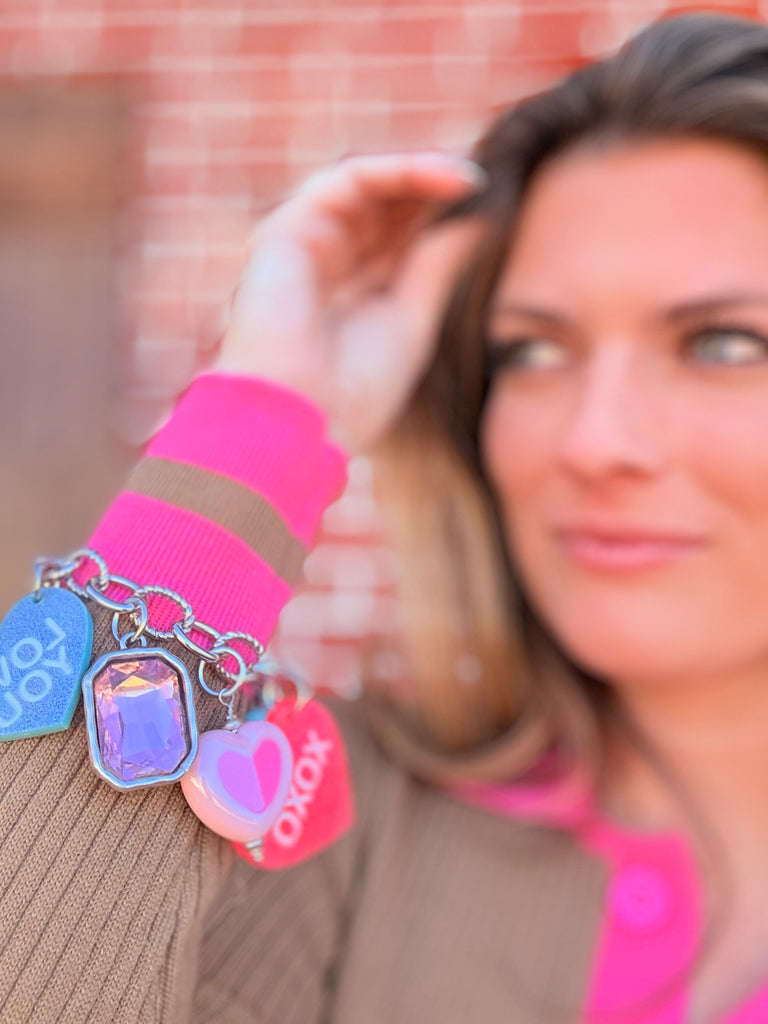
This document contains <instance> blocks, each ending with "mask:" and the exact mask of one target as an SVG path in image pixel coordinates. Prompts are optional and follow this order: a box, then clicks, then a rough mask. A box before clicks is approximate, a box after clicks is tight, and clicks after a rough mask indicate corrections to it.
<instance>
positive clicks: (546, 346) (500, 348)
mask: <svg viewBox="0 0 768 1024" xmlns="http://www.w3.org/2000/svg"><path fill="white" fill-rule="evenodd" d="M566 358H567V352H566V350H565V347H564V346H563V345H561V344H560V343H559V342H557V341H552V339H551V338H516V339H514V340H511V341H503V342H490V343H489V345H488V363H489V367H490V370H491V373H492V374H493V373H495V372H496V371H497V370H500V369H512V370H515V369H519V370H550V369H555V368H557V367H559V366H563V365H564V363H565V362H566Z"/></svg>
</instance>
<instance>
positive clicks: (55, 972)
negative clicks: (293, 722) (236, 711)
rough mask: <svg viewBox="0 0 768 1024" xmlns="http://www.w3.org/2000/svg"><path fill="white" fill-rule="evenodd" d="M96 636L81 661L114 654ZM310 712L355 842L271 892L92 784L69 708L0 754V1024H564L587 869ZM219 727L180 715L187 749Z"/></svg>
mask: <svg viewBox="0 0 768 1024" xmlns="http://www.w3.org/2000/svg"><path fill="white" fill-rule="evenodd" d="M94 617H95V623H96V625H95V646H94V658H95V657H97V656H98V655H100V654H101V653H103V652H105V651H106V650H108V649H114V646H115V645H114V641H113V639H112V637H111V634H110V631H109V615H108V613H101V614H99V613H98V612H97V613H96V615H95V616H94ZM188 664H189V665H190V667H193V666H192V661H191V660H189V661H188ZM330 706H331V707H332V709H333V711H334V713H335V714H336V717H337V718H338V719H339V721H340V722H341V725H342V729H343V732H344V735H345V737H346V740H347V743H348V747H349V754H350V761H351V770H352V777H353V780H354V788H355V792H356V799H357V805H358V811H357V823H356V826H355V828H354V829H353V831H352V832H351V833H350V834H348V835H347V836H346V837H344V838H343V839H342V840H340V841H338V842H337V843H336V844H335V845H334V846H333V847H331V848H330V849H329V850H327V851H326V852H324V853H323V854H321V855H319V856H316V857H315V858H314V859H312V860H310V861H308V862H306V863H304V864H302V865H299V866H298V867H295V868H291V869H288V870H285V871H280V872H265V871H260V870H258V869H256V868H253V867H251V866H250V865H248V864H247V863H246V862H245V861H243V860H242V859H241V858H239V857H237V856H236V855H235V854H234V853H233V851H232V849H231V846H230V844H229V843H228V842H227V841H225V840H223V839H220V838H219V837H218V836H216V835H215V834H214V833H212V832H210V831H208V830H207V829H206V828H205V827H204V826H203V825H202V824H201V823H200V822H199V821H198V820H197V818H196V817H195V816H194V815H193V814H192V812H191V811H190V810H189V808H188V807H187V804H186V802H185V801H184V797H183V795H182V792H181V788H180V786H178V785H173V786H160V787H155V788H149V789H143V790H138V791H136V792H132V793H119V792H117V791H116V790H114V789H112V788H111V787H110V786H108V785H106V784H105V783H104V782H102V781H101V780H100V779H99V778H98V777H97V775H96V774H95V772H94V771H93V769H92V768H91V766H90V763H89V761H88V757H87V749H86V736H85V730H84V724H83V714H82V706H79V707H78V710H77V711H76V713H75V718H74V720H73V723H72V726H71V727H70V728H69V730H67V731H66V732H64V733H56V734H53V735H49V736H42V737H36V738H33V739H26V740H18V741H15V742H5V743H0V794H1V795H2V796H1V799H2V809H1V815H2V816H1V817H0V822H1V823H2V826H1V829H2V834H1V842H2V846H1V848H0V893H1V895H0V900H1V902H0V929H2V936H1V938H0V963H1V967H0V1022H2V1024H27V1022H30V1024H31V1022H33V1021H34V1022H35V1024H182V1022H185V1024H186V1022H188V1021H194V1022H196V1024H321V1022H322V1024H385V1022H386V1024H392V1022H393V1021H396V1022H398V1024H432V1022H434V1024H467V1022H468V1021H469V1022H472V1024H480V1022H482V1024H550V1022H551V1024H555V1022H558V1024H560V1022H562V1024H565V1022H575V1021H577V1020H578V1019H579V1016H580V1015H579V1012H578V1011H579V1007H580V1005H581V1003H582V1000H583V997H584V994H585V990H586V986H587V984H588V978H589V969H590V963H591V961H592V958H593V953H594V945H595V939H596V933H597V927H598V925H599V921H600V917H601V913H602V902H603V891H604V887H605V884H606V876H607V868H606V867H605V866H604V865H603V864H602V863H601V862H599V861H598V860H597V859H594V858H592V857H590V856H589V855H588V854H587V853H585V852H584V851H582V850H581V849H580V848H579V847H578V846H577V845H576V843H575V841H574V840H573V839H572V838H571V837H570V836H569V835H568V834H567V833H565V832H561V831H558V830H556V829H554V828H548V827H543V826H534V825H530V824H524V823H522V822H517V821H512V820H509V819H504V818H500V817H496V816H493V815H491V814H489V813H487V812H485V811H483V810H480V809H477V808H474V807H471V806H468V805H465V804H463V803H461V802H459V801H457V800H455V799H453V798H450V797H448V796H445V795H443V794H441V793H439V792H437V791H435V790H433V789H431V788H429V787H426V786H425V785H423V784H422V783H420V782H418V781H416V780H414V779H412V778H410V777H409V776H408V775H407V774H405V773H404V772H403V770H401V769H400V768H399V767H397V766H396V765H394V764H392V763H390V762H389V761H388V760H387V758H386V757H385V756H384V755H383V754H382V753H381V752H380V751H379V750H378V748H377V747H376V744H375V743H374V741H373V739H372V737H371V736H370V734H369V733H368V731H367V729H366V726H365V724H364V719H363V716H362V713H361V711H360V709H359V708H357V707H356V706H354V705H347V704H344V703H342V702H341V701H337V700H334V701H331V702H330ZM212 712H213V714H212ZM221 712H222V709H221V708H220V707H218V705H216V702H215V701H210V702H208V703H207V704H206V705H205V706H202V702H199V711H198V714H199V718H200V721H199V725H200V727H201V729H202V728H205V727H215V726H217V725H219V724H221V723H220V715H221Z"/></svg>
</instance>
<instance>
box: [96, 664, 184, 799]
mask: <svg viewBox="0 0 768 1024" xmlns="http://www.w3.org/2000/svg"><path fill="white" fill-rule="evenodd" d="M83 698H84V700H83V704H84V708H85V719H86V726H87V729H88V742H89V746H90V753H91V761H92V762H93V766H94V768H95V769H96V771H97V772H98V773H99V775H101V776H102V778H103V779H105V780H106V781H107V782H109V783H111V784H112V785H113V786H116V787H117V788H118V789H134V788H136V787H138V786H151V785H154V784H156V783H161V782H176V781H177V780H178V779H180V778H181V776H182V775H183V774H184V772H185V771H186V770H187V768H189V766H190V765H191V763H192V761H193V760H194V758H195V754H196V753H197V729H196V728H195V711H194V702H193V698H192V687H191V684H190V680H189V675H188V674H187V670H186V667H185V666H184V664H183V663H182V662H181V661H179V659H178V658H175V657H174V656H173V655H172V654H169V653H168V651H166V650H164V649H163V648H157V647H155V648H149V647H132V648H126V649H123V650H120V651H115V652H114V653H113V654H106V655H104V657H102V658H100V659H99V660H98V661H97V662H96V664H95V665H93V667H92V668H91V669H89V671H88V672H87V673H86V674H85V676H84V677H83Z"/></svg>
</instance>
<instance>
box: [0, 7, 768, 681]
mask: <svg viewBox="0 0 768 1024" xmlns="http://www.w3.org/2000/svg"><path fill="white" fill-rule="evenodd" d="M683 9H688V10H691V9H700V10H703V9H708V10H720V11H727V12H731V13H734V14H742V15H747V16H751V17H755V18H768V2H765V0H764V2H762V3H760V2H752V3H744V2H731V3H728V2H725V3H723V2H721V3H712V4H706V3H704V4H702V3H672V2H670V3H666V2H664V0H485V2H480V0H478V2H473V0H447V2H444V3H429V2H426V0H411V2H408V0H403V2H396V0H390V2H368V3H366V2H364V0H363V2H354V0H305V2H303V3H302V2H301V0H296V2H294V0H282V2H274V3H268V2H266V0H249V2H235V0H188V2H179V0H58V2H57V0H0V213H1V214H2V215H1V216H0V332H1V335H0V336H1V339H2V348H1V350H0V351H1V352H2V361H1V362H0V438H1V440H0V493H1V494H2V500H1V501H0V558H2V567H3V568H2V572H0V611H2V612H4V611H5V610H6V609H7V608H8V607H9V606H10V604H11V603H13V601H15V600H16V599H17V598H18V597H19V596H20V595H21V594H23V593H24V592H26V591H27V590H28V589H29V586H30V583H31V574H30V569H31V565H32V561H33V559H34V557H35V556H36V555H38V554H48V555H64V554H66V553H67V552H69V551H70V550H72V549H73V548H74V547H76V546H78V545H79V544H81V543H82V541H83V539H84V538H85V537H87V535H88V533H89V532H90V530H91V529H92V527H93V525H94V523H95V521H96V519H97V518H98V516H99V515H100V513H101V512H102V511H103V509H104V508H105V507H106V505H107V504H108V502H109V500H110V498H111V496H112V495H113V494H114V493H115V492H116V491H117V489H118V488H119V486H120V481H121V479H122V478H123V476H124V475H125V473H126V472H127V470H128V468H129V467H130V465H131V463H132V462H133V461H134V460H135V459H136V458H137V457H138V454H139V452H140V448H141V445H142V444H143V443H144V442H145V441H146V440H147V439H148V438H149V436H150V435H151V433H153V432H154V430H155V429H156V428H157V426H158V425H159V424H160V423H161V422H162V420H163V418H164V417H165V416H166V415H167V414H168V411H169V408H170V407H171V405H172V403H173V400H174V398H175V397H176V396H177V395H178V394H179V393H180V392H181V391H182V390H183V388H184V387H185V386H186V385H187V384H188V382H189V381H190V380H191V378H192V377H193V375H194V374H195V373H196V372H197V371H198V370H199V369H200V368H201V367H202V366H203V365H204V364H205V361H206V358H208V357H209V356H210V353H211V351H212V349H213V348H214V347H215V345H216V342H217V340H218V337H219V334H220V324H221V322H222V315H223V310H224V308H225V305H226V302H227V300H228V298H229V295H230V293H231V289H232V287H233V285H234V282H235V281H236V279H237V277H238V274H239V271H240V269H241V266H242V263H243V260H244V257H245V253H246V245H247V240H248V235H249V233H250V231H251V229H252V226H253V223H254V221H255V220H256V219H257V218H258V217H259V216H260V214H263V213H264V212H265V211H266V210H268V209H270V208H271V207H273V206H274V205H275V204H277V203H279V202H280V201H281V199H282V198H283V197H284V196H285V195H286V194H287V193H288V192H289V191H290V190H291V189H293V188H294V187H295V186H297V185H298V184H299V183H300V182H301V181H302V180H303V179H304V178H305V177H306V176H307V175H308V174H310V173H311V172H312V171H313V170H315V169H317V168H318V167H321V166H323V165H324V164H327V163H329V162H331V161H335V160H336V159H338V158H339V157H341V156H342V155H344V154H349V153H363V152H384V151H388V150H402V149H422V148H423V149H426V148H439V149H445V150H449V151H453V152H457V153H463V152H465V151H466V149H467V148H468V147H469V146H470V144H471V143H472V141H473V140H474V138H475V137H476V136H477V135H478V134H479V133H480V131H481V129H482V127H483V125H484V124H485V123H486V122H487V121H488V120H489V119H490V118H491V117H492V116H493V115H494V113H496V112H497V111H498V110H499V109H501V108H503V107H504V106H506V105H507V104H509V103H511V102H513V101H514V100H515V99H517V98H518V97H520V96H521V95H524V94H525V93H528V92H530V91H533V90H535V89H538V88H540V87H542V86H544V85H546V84H547V83H549V82H550V81H552V80H553V79H554V78H556V77H558V76H559V75H561V74H562V73H563V72H565V71H567V70H570V69H572V68H574V67H576V66H578V65H579V64H580V63H583V62H584V61H585V60H588V59H589V58H591V57H593V56H598V55H600V54H602V53H604V52H605V51H607V50H611V49H613V48H614V47H616V46H617V45H618V44H620V43H621V42H622V40H623V39H625V38H626V37H627V36H628V35H630V34H631V33H633V32H634V31H635V30H637V29H638V28H640V27H641V26H642V25H643V24H645V23H646V22H648V21H650V20H652V19H654V18H656V17H658V16H659V15H661V14H663V13H665V12H667V11H677V10H683ZM395 572H396V569H395V566H394V563H393V559H392V557H391V556H390V553H389V552H388V550H387V548H386V545H385V544H384V542H383V539H382V536H381V533H380V524H379V521H378V517H377V511H376V508H375V504H374V502H373V500H372V497H371V480H370V467H369V465H368V464H367V463H366V462H365V460H363V459H355V460H353V463H352V466H351V472H350V483H349V487H348V490H347V492H346V494H345V495H344V497H343V498H342V499H341V500H340V501H339V502H338V503H337V504H336V505H334V506H333V507H332V508H331V509H330V510H329V511H328V514H327V516H326V519H325V521H324V524H323V528H322V532H321V537H320V543H319V544H318V546H317V548H316V549H315V550H314V551H313V553H312V554H311V555H310V557H309V559H308V560H307V563H306V567H305V578H304V582H303V583H302V585H301V587H300V589H299V591H298V592H297V594H296V596H295V597H294V599H293V600H292V601H291V602H290V604H289V605H288V606H287V607H286V609H285V611H284V613H283V616H282V618H281V623H280V627H279V631H278V634H277V636H276V637H275V639H274V641H273V644H272V651H273V652H274V653H275V654H277V655H278V656H280V657H282V658H284V659H285V660H287V661H291V662H292V663H294V664H295V665H297V667H299V668H301V669H302V670H303V671H305V672H306V673H307V674H308V675H309V677H310V678H311V679H312V681H313V682H314V683H315V684H317V685H319V686H321V687H333V688H335V689H339V690H341V691H344V692H353V691H354V689H355V686H356V666H357V662H358V657H359V652H360V649H361V645H362V644H364V643H367V642H368V641H369V640H370V639H371V638H377V639H378V640H379V641H381V640H382V638H383V644H381V646H382V651H381V654H380V655H379V656H378V661H377V672H378V674H379V675H380V677H381V679H382V681H384V682H386V680H387V678H391V679H393V680H394V679H395V678H396V677H397V673H398V662H397V656H396V654H395V649H396V642H395V637H396V631H397V607H396V602H395V598H394V589H393V588H394V583H395ZM387 638H391V640H392V643H391V650H389V651H388V648H387ZM464 669H465V670H466V671H467V672H468V673H469V674H471V672H472V666H471V665H469V666H465V667H464ZM457 670H459V671H461V670H462V667H461V666H459V667H457Z"/></svg>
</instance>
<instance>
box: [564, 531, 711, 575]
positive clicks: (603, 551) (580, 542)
mask: <svg viewBox="0 0 768 1024" xmlns="http://www.w3.org/2000/svg"><path fill="white" fill-rule="evenodd" d="M556 532H557V537H558V540H559V541H560V543H561V544H562V546H563V548H564V550H565V552H566V554H567V555H568V557H569V558H571V559H572V560H573V561H575V562H577V563H578V564H579V565H582V566H585V567H587V568H590V569H599V570H603V571H608V572H627V571H632V570H635V569H649V568H652V567H654V566H660V565H666V564H668V563H670V562H674V561H676V560H677V559H679V558H682V557H684V556H685V555H689V554H691V552H693V551H696V550H698V549H699V548H701V547H702V545H703V541H702V540H700V539H698V538H693V537H679V536H667V535H661V534H648V533H646V534H642V533H618V532H617V533H606V532H598V531H591V530H580V529H560V530H557V531H556Z"/></svg>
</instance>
